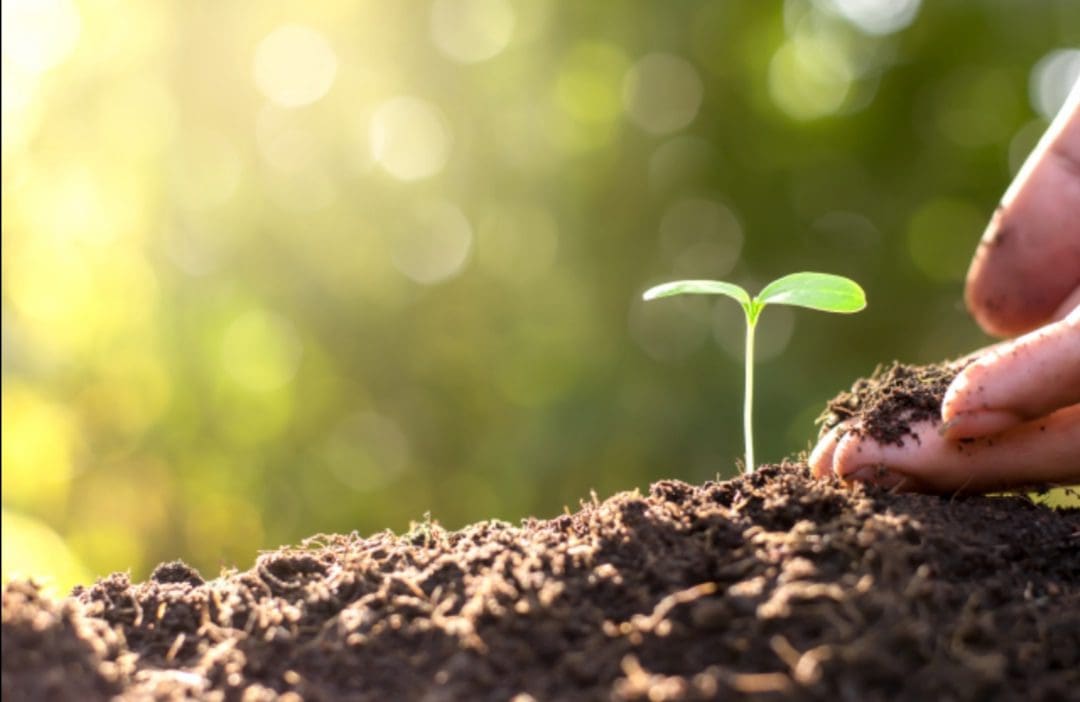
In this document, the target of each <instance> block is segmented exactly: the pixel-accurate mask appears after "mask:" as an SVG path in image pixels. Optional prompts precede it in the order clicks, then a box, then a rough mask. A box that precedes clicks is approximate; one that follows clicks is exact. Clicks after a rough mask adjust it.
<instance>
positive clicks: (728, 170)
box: [0, 0, 1080, 589]
mask: <svg viewBox="0 0 1080 702" xmlns="http://www.w3.org/2000/svg"><path fill="white" fill-rule="evenodd" d="M2 25H3V27H2V33H3V37H2V39H3V41H2V47H0V51H2V62H0V70H2V97H3V100H2V106H0V107H2V129H0V134H2V160H3V175H2V181H3V190H2V201H0V217H2V232H3V236H2V237H0V248H2V254H3V255H2V257H0V272H2V284H0V287H2V295H0V308H2V328H0V332H2V337H0V343H2V351H3V354H2V373H3V386H2V406H3V422H2V423H3V427H2V429H3V442H2V446H3V466H2V482H3V485H2V488H3V490H2V507H3V529H2V533H3V538H4V541H3V577H5V578H6V577H10V576H11V575H12V574H15V573H23V574H29V573H33V574H36V575H38V576H49V577H51V578H52V580H53V582H54V584H55V585H56V586H57V587H58V588H60V589H63V588H66V587H69V586H71V585H72V584H74V583H75V582H78V581H82V582H86V581H87V579H89V578H93V577H96V576H100V575H103V574H105V573H107V572H109V571H113V570H121V571H123V570H129V569H130V570H131V572H132V575H133V577H135V578H144V577H146V575H147V574H148V573H149V571H150V569H151V568H152V567H153V565H154V564H155V563H157V562H159V561H163V560H171V559H174V558H183V559H185V560H187V561H189V562H191V563H193V564H194V565H196V566H197V567H199V568H200V569H202V570H203V573H204V575H208V576H212V575H214V574H216V573H217V572H218V570H219V569H220V568H221V567H231V566H237V567H247V566H249V565H250V564H251V562H252V559H253V558H254V556H255V554H256V553H257V552H258V550H259V549H266V548H272V547H274V546H277V545H279V544H283V543H296V542H297V541H299V540H300V539H302V538H304V537H306V536H309V535H311V534H312V533H315V532H317V531H324V532H331V531H337V532H346V533H347V532H351V531H353V530H356V531H359V532H360V533H364V534H368V533H372V532H375V531H379V530H382V529H386V528H390V529H397V530H401V529H405V528H407V527H408V524H409V522H410V520H415V519H418V518H420V517H421V515H423V514H424V512H427V511H430V512H431V513H432V515H433V517H434V518H436V519H438V520H440V521H441V522H442V523H443V524H445V525H446V526H448V527H451V528H454V527H458V526H461V525H463V524H465V523H467V522H470V521H475V520H478V519H485V518H491V517H500V518H505V519H508V520H511V521H514V520H516V519H518V518H520V517H523V516H526V515H537V516H549V515H553V514H557V513H559V512H561V511H562V509H563V507H564V505H569V506H571V507H572V506H573V505H575V504H577V500H578V499H579V498H580V497H582V496H583V495H587V494H588V491H589V490H590V489H593V488H595V489H596V490H597V491H598V492H599V493H601V494H606V493H609V492H612V491H615V490H622V489H632V488H635V487H644V486H645V485H647V483H648V482H649V481H651V480H655V479H659V478H671V477H676V478H680V479H684V480H691V481H693V480H701V479H705V478H712V477H714V476H716V475H717V474H718V473H719V474H721V475H723V476H728V475H731V474H732V472H733V470H734V458H735V457H737V456H738V455H740V454H741V451H742V448H741V445H742V435H741V425H740V418H739V411H740V408H741V395H742V372H741V362H742V353H743V338H744V337H743V324H744V323H743V321H742V318H741V315H742V312H741V311H740V310H739V308H738V307H737V306H736V305H735V304H733V303H732V302H731V301H730V300H706V299H701V298H698V299H689V298H687V299H673V300H665V301H663V302H655V303H649V304H645V303H643V302H642V301H641V299H640V295H641V292H642V291H644V290H645V289H646V288H647V287H648V286H649V285H651V284H653V283H659V282H662V281H665V280H670V279H673V278H676V277H684V276H685V277H708V278H725V279H729V280H732V281H735V282H738V283H740V284H744V285H746V286H747V287H749V288H750V289H757V288H758V287H760V285H761V283H762V282H763V281H765V280H770V279H772V278H774V277H776V276H779V275H782V274H784V273H788V272H791V271H795V270H827V271H832V272H835V273H839V274H843V275H848V276H851V277H853V278H855V279H856V280H859V281H860V282H862V283H863V284H864V287H865V288H866V289H867V292H868V296H869V300H870V306H869V308H868V309H867V311H866V312H865V313H863V314H860V315H857V316H856V317H852V318H844V319H839V318H835V316H833V315H814V314H812V313H808V312H801V311H793V310H787V309H783V308H773V309H769V310H768V311H767V312H766V313H765V315H764V316H763V318H762V321H761V323H760V326H759V329H758V332H757V360H758V362H759V363H761V364H763V365H762V368H763V371H762V372H761V373H759V374H758V379H757V380H758V393H759V398H760V399H759V400H758V402H757V415H756V418H755V422H756V426H757V428H758V432H759V434H760V436H761V438H760V440H759V444H760V445H759V447H758V448H759V454H760V456H761V457H762V459H764V460H768V461H775V460H779V459H780V458H782V457H783V456H786V455H791V454H792V453H793V452H796V451H799V450H801V449H804V448H806V446H805V443H806V441H807V439H808V437H810V436H811V435H812V433H813V431H814V428H813V426H812V425H810V418H812V416H814V415H815V414H816V413H815V411H814V408H815V407H817V408H819V407H820V405H821V404H822V403H823V402H824V401H825V400H826V399H827V398H828V397H829V396H831V395H832V394H833V393H835V392H836V391H837V390H838V389H840V388H844V387H848V386H849V385H850V384H851V382H852V380H853V379H855V378H856V377H858V376H860V375H865V374H866V373H868V372H869V371H871V370H872V369H873V368H874V366H875V365H877V364H878V363H880V362H884V361H889V360H892V359H894V358H896V359H902V360H908V361H919V362H923V361H932V360H940V359H941V358H944V357H955V356H958V355H961V354H963V353H966V352H968V351H970V350H971V349H974V348H978V347H980V346H983V345H985V344H986V343H987V342H988V337H986V336H985V335H984V334H982V332H980V330H979V329H978V328H977V326H976V325H975V323H974V322H973V321H972V320H971V319H970V318H969V317H968V316H967V314H966V312H965V310H964V307H963V304H962V278H963V275H964V271H965V270H966V268H967V265H968V262H969V260H970V256H971V253H972V251H973V249H974V247H975V245H976V242H977V240H978V237H979V234H980V232H981V231H982V229H983V227H984V226H985V224H986V221H987V220H988V219H989V217H990V215H991V213H992V211H993V209H994V207H995V206H996V204H997V203H998V201H999V199H1000V197H1001V194H1002V193H1003V192H1004V190H1005V187H1006V186H1007V183H1008V181H1009V179H1010V177H1011V176H1012V175H1013V174H1014V173H1015V172H1016V171H1017V169H1018V168H1019V166H1020V163H1022V162H1023V159H1024V158H1025V157H1026V156H1027V155H1028V153H1030V152H1031V149H1032V148H1033V147H1034V145H1035V143H1036V142H1037V141H1038V139H1039V137H1040V136H1041V134H1042V132H1043V130H1044V129H1045V127H1046V125H1047V124H1048V122H1049V119H1050V118H1051V117H1052V116H1053V115H1054V113H1055V112H1056V111H1057V110H1058V109H1059V108H1060V106H1061V104H1062V102H1063V100H1064V99H1065V95H1066V94H1067V91H1068V90H1069V88H1070V86H1071V85H1072V84H1073V83H1074V82H1075V81H1076V80H1077V74H1078V71H1080V68H1078V66H1080V60H1078V59H1077V56H1078V53H1077V52H1078V49H1077V47H1078V46H1080V32H1078V29H1077V28H1078V27H1080V5H1078V4H1077V3H1076V2H1072V1H1071V0H1048V1H1047V2H1044V3H1026V4H1017V3H992V2H975V3H928V2H919V1H918V0H897V1H896V2H884V1H883V0H785V2H783V3H751V2H746V3H723V2H700V1H698V0H693V1H692V2H685V3H651V4H637V5H634V6H633V7H630V6H624V5H615V4H602V3H601V4H597V3H558V2H553V1H552V0H411V1H406V2H401V3H390V4H387V3H382V4H380V3H342V2H319V1H316V2H308V3H284V4H282V3H275V4H249V5H238V4H230V3H204V4H201V5H198V6H195V5H192V4H191V3H181V2H168V1H166V2H161V3H138V2H132V1H131V0H110V2H82V1H75V0H13V1H12V2H5V3H3V7H2Z"/></svg>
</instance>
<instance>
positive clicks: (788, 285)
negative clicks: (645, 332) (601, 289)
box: [644, 273, 866, 326]
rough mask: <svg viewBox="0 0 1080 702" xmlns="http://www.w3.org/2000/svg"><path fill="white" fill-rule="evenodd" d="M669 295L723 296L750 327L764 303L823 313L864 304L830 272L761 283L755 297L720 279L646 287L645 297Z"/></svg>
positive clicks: (854, 286) (855, 287)
mask: <svg viewBox="0 0 1080 702" xmlns="http://www.w3.org/2000/svg"><path fill="white" fill-rule="evenodd" d="M672 295H726V296H728V297H730V298H732V299H733V300H735V301H736V302H738V303H739V305H740V306H741V307H742V308H743V311H744V312H745V313H746V320H747V322H748V323H749V324H750V325H751V326H752V325H754V324H756V323H757V319H758V315H760V314H761V310H762V309H764V308H765V306H766V305H793V306H796V307H808V308H810V309H813V310H821V311H823V312H840V313H851V312H858V311H859V310H861V309H863V308H864V307H866V293H864V292H863V289H862V288H861V287H859V284H858V283H856V282H855V281H853V280H849V279H848V278H844V277H843V276H839V275H832V274H830V273H792V274H790V275H785V276H784V277H783V278H778V279H777V280H774V281H773V282H771V283H769V284H768V285H766V286H765V288H764V289H763V290H762V291H761V292H760V293H758V294H757V296H756V297H750V294H749V293H748V292H746V290H744V289H742V288H741V287H739V286H738V285H735V284H733V283H725V282H723V281H720V280H679V281H676V282H674V283H664V284H663V285H657V286H656V287H654V288H650V289H649V290H648V291H646V293H645V296H644V297H645V299H646V300H655V299H657V298H661V297H671V296H672Z"/></svg>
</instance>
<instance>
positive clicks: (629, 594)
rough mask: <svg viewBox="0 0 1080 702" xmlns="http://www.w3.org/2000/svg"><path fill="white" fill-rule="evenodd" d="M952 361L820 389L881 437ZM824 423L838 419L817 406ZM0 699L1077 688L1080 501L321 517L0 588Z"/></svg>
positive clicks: (799, 478)
mask: <svg viewBox="0 0 1080 702" xmlns="http://www.w3.org/2000/svg"><path fill="white" fill-rule="evenodd" d="M958 368H959V366H956V365H948V366H940V367H931V368H913V367H910V366H902V365H898V364H897V365H893V366H890V367H889V368H884V369H881V370H880V371H879V372H878V373H876V374H875V376H874V377H873V378H871V379H868V380H864V381H860V382H859V383H856V385H855V387H854V388H853V390H852V392H850V393H843V394H841V395H840V396H839V397H837V398H836V400H834V401H833V402H832V403H830V405H829V411H828V416H827V417H826V424H827V425H831V424H836V423H838V422H840V421H843V420H844V419H847V418H850V417H856V418H857V419H859V420H861V422H860V423H861V426H862V427H864V429H862V430H865V431H869V432H871V433H873V432H878V433H875V434H873V435H874V436H875V437H876V438H878V439H879V440H882V441H897V440H901V439H902V438H903V436H904V435H905V433H906V431H907V423H908V422H911V421H917V420H920V419H925V418H927V417H933V416H937V415H936V413H937V408H938V406H939V405H940V401H941V395H942V393H944V390H945V387H947V385H948V382H949V380H951V378H952V374H955V372H956V370H957V369H958ZM830 423H831V424H830ZM2 658H3V679H2V693H3V699H4V700H5V701H9V700H14V701H18V700H91V701H92V700H106V699H120V700H150V699H154V700H171V699H203V700H245V701H251V702H256V701H259V700H275V699H281V700H299V699H306V700H357V701H360V700H365V701H366V700H371V701H376V700H378V701H383V700H424V701H425V702H438V701H441V700H514V702H527V701H528V700H650V701H653V702H655V701H659V700H692V699H724V700H727V699H754V700H772V699H806V700H829V701H830V702H831V701H834V700H858V701H860V702H861V701H864V700H1070V699H1071V700H1080V510H1077V509H1071V510H1069V509H1062V510H1056V511H1055V510H1053V509H1051V508H1049V507H1046V506H1042V505H1039V504H1036V503H1035V502H1033V501H1032V500H1030V499H1028V498H1026V497H977V496H976V497H970V496H969V497H961V496H953V497H947V496H946V497H937V496H928V495H912V494H894V493H892V492H889V491H887V490H884V489H881V488H873V487H866V486H856V487H853V488H849V487H846V486H844V485H842V484H840V483H839V482H836V481H815V480H813V479H811V477H810V475H809V471H808V469H807V468H806V466H805V465H803V464H794V463H785V464H783V465H777V466H766V467H763V468H761V469H759V470H758V472H757V473H755V474H753V475H750V476H743V477H739V478H736V479H734V480H729V481H725V482H708V483H705V484H704V485H698V486H695V485H688V484H685V483H681V482H678V481H664V482H660V483H656V484H655V485H653V486H652V487H651V488H650V490H649V493H648V494H647V495H641V494H638V493H636V492H633V493H622V494H619V495H615V496H614V497H612V498H610V499H608V500H606V501H603V502H600V501H599V500H598V499H596V498H595V497H594V498H593V500H591V501H589V502H586V503H583V504H582V505H581V509H580V510H578V511H577V512H575V513H573V514H566V515H563V516H560V517H557V518H555V519H549V520H538V519H528V520H525V521H524V522H522V524H521V525H520V526H517V527H515V526H512V525H510V524H506V523H503V522H481V523H479V524H475V525H473V526H470V527H468V528H465V529H463V530H461V531H457V532H448V531H445V530H444V529H442V528H441V527H440V526H439V525H438V524H437V523H431V522H425V523H420V524H416V525H414V527H413V528H412V529H411V531H410V532H409V533H407V534H404V535H395V534H393V533H390V532H384V533H380V534H375V535H373V536H370V537H367V538H364V537H361V536H359V535H356V534H352V535H336V536H318V537H315V538H312V539H309V540H308V541H306V542H304V543H303V544H301V545H300V546H298V547H294V548H283V549H280V550H277V551H274V552H270V553H264V554H262V555H260V556H259V558H258V559H257V561H256V563H255V566H254V567H253V568H252V569H251V570H248V571H245V572H235V571H234V572H228V573H225V574H223V575H221V576H220V577H218V578H216V579H213V580H209V581H204V579H203V578H202V576H201V575H200V574H199V573H197V572H196V571H194V570H193V569H191V568H190V567H188V566H186V565H184V564H183V563H180V562H174V563H166V564H163V565H161V566H159V567H158V568H157V569H156V570H155V571H154V573H153V574H152V575H151V577H150V579H149V580H148V581H146V582H143V583H132V582H130V580H129V578H128V576H127V575H125V574H114V575H112V576H109V577H108V578H105V579H103V580H100V581H98V582H97V583H95V584H94V585H93V586H91V587H87V588H77V589H76V591H75V592H74V593H73V595H72V596H71V597H68V598H66V599H64V600H61V601H54V600H50V599H48V598H46V597H44V596H43V595H42V594H41V592H40V591H39V590H38V589H37V587H35V586H34V585H32V584H30V583H27V582H14V583H11V584H9V585H8V586H6V587H5V588H4V591H3V653H2Z"/></svg>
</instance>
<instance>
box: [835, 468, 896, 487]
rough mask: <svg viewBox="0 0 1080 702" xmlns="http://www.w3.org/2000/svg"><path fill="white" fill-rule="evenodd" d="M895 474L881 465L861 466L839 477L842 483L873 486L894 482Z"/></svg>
mask: <svg viewBox="0 0 1080 702" xmlns="http://www.w3.org/2000/svg"><path fill="white" fill-rule="evenodd" d="M895 477H896V476H895V474H894V473H893V472H892V471H891V470H889V469H888V468H886V467H885V466H884V465H882V464H880V463H879V464H877V465H872V466H861V467H859V468H856V469H855V470H853V471H852V472H850V473H845V474H844V475H842V476H840V479H841V480H843V481H844V482H847V483H850V482H855V481H858V482H861V483H873V484H875V485H877V484H882V483H891V482H894V478H895Z"/></svg>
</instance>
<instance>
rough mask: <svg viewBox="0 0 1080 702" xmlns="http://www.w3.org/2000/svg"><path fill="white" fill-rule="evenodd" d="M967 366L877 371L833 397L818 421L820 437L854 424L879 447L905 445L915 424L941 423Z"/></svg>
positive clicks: (881, 368)
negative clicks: (943, 405)
mask: <svg viewBox="0 0 1080 702" xmlns="http://www.w3.org/2000/svg"><path fill="white" fill-rule="evenodd" d="M964 365H965V363H963V362H952V363H942V364H937V365H929V366H911V365H906V364H903V363H899V362H895V361H894V362H893V363H892V364H890V365H888V366H878V368H876V369H875V370H874V373H873V374H872V375H871V376H870V377H869V378H860V379H859V380H857V381H855V384H854V385H852V387H851V391H850V392H842V393H840V394H839V395H837V396H836V397H835V398H833V399H832V400H831V401H830V402H829V403H828V405H827V406H826V408H825V412H824V413H823V414H822V416H821V417H819V418H818V421H819V422H820V423H821V424H822V434H824V433H825V432H827V431H828V430H830V429H832V428H833V427H835V426H836V425H838V424H840V423H841V422H844V421H847V420H854V421H852V422H851V425H852V428H851V429H850V431H857V432H860V433H862V434H865V435H866V436H869V437H870V438H872V439H875V440H876V441H877V442H878V443H880V444H895V445H897V446H903V445H904V439H905V437H907V436H912V437H915V436H916V434H915V432H914V431H912V429H911V425H912V424H914V423H916V422H920V421H931V422H934V423H939V422H940V421H941V401H942V399H943V398H944V397H945V391H946V390H948V389H949V384H950V383H951V382H952V381H953V378H955V377H956V375H957V373H959V372H960V371H961V370H963V368H964Z"/></svg>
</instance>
